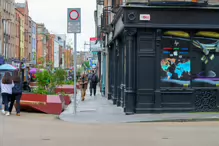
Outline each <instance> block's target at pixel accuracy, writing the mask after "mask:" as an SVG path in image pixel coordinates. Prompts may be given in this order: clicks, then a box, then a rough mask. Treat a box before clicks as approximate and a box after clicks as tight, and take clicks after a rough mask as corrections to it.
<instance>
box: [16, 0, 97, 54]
mask: <svg viewBox="0 0 219 146" xmlns="http://www.w3.org/2000/svg"><path fill="white" fill-rule="evenodd" d="M15 2H25V0H15ZM28 6H29V15H30V17H31V18H32V19H33V20H34V21H35V22H37V23H44V24H45V26H46V28H47V29H48V30H49V32H50V33H59V34H63V33H64V34H67V8H81V11H82V12H81V27H82V28H81V34H77V50H78V51H79V50H81V51H83V50H84V42H85V41H86V42H87V43H89V40H90V37H94V36H95V23H94V10H95V9H96V0H28ZM67 37H68V39H67V40H68V41H70V42H71V44H72V46H73V40H74V37H73V34H67ZM87 47H88V46H87ZM86 49H88V48H86Z"/></svg>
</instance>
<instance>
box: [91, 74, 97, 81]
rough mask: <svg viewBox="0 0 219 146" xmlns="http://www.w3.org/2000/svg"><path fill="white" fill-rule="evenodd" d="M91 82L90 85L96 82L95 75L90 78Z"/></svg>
mask: <svg viewBox="0 0 219 146" xmlns="http://www.w3.org/2000/svg"><path fill="white" fill-rule="evenodd" d="M91 82H92V83H96V82H97V77H96V75H95V74H93V75H92V77H91Z"/></svg>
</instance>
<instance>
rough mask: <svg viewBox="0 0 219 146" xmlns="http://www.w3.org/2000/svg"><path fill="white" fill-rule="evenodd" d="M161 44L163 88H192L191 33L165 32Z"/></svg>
mask: <svg viewBox="0 0 219 146" xmlns="http://www.w3.org/2000/svg"><path fill="white" fill-rule="evenodd" d="M161 42H162V43H161V46H162V47H161V54H162V55H161V56H162V57H161V62H160V64H161V87H190V86H191V81H190V76H191V61H190V57H189V55H190V54H189V51H190V35H189V33H188V32H183V31H165V32H164V33H163V37H162V41H161Z"/></svg>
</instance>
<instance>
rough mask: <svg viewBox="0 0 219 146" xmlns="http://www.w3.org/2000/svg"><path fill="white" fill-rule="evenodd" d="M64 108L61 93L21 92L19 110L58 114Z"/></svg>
mask: <svg viewBox="0 0 219 146" xmlns="http://www.w3.org/2000/svg"><path fill="white" fill-rule="evenodd" d="M64 108H65V100H64V97H63V96H61V95H41V94H25V93H24V94H23V95H22V97H21V110H25V111H35V112H43V113H46V114H56V115H59V114H61V112H62V111H63V110H64Z"/></svg>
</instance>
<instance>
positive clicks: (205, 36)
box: [161, 31, 219, 87]
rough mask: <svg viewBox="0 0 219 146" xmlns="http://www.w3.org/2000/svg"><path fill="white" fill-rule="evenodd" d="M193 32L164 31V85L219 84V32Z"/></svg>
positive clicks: (162, 82) (200, 85)
mask: <svg viewBox="0 0 219 146" xmlns="http://www.w3.org/2000/svg"><path fill="white" fill-rule="evenodd" d="M192 33H193V37H192V38H191V36H190V35H189V34H190V33H188V32H184V31H166V32H164V33H163V39H162V45H163V46H162V47H163V50H162V52H163V53H162V59H161V84H162V85H161V86H163V87H174V86H176V87H177V86H179V85H181V86H184V87H185V86H186V87H188V86H190V85H191V87H212V86H214V87H215V86H219V67H218V65H219V64H218V62H219V33H218V32H211V31H199V32H197V33H194V32H192ZM191 68H192V71H191Z"/></svg>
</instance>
